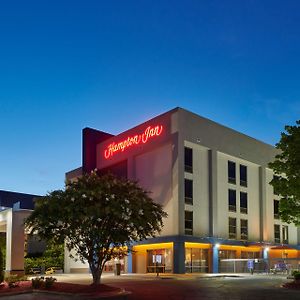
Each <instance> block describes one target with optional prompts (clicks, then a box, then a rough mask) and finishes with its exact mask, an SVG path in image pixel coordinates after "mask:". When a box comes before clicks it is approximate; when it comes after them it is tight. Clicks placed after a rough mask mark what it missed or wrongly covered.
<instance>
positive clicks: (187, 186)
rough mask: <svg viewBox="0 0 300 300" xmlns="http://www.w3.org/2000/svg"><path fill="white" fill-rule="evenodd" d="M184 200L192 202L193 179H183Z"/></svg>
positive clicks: (187, 202)
mask: <svg viewBox="0 0 300 300" xmlns="http://www.w3.org/2000/svg"><path fill="white" fill-rule="evenodd" d="M184 202H185V203H186V204H193V180H189V179H184Z"/></svg>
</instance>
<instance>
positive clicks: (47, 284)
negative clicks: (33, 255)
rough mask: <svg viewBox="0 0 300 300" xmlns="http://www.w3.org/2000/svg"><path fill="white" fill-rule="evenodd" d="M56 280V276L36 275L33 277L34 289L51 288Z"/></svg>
mask: <svg viewBox="0 0 300 300" xmlns="http://www.w3.org/2000/svg"><path fill="white" fill-rule="evenodd" d="M55 281H56V278H54V277H36V278H32V279H31V285H32V288H34V289H40V288H43V287H44V288H45V289H50V288H51V287H52V286H53V284H54V282H55Z"/></svg>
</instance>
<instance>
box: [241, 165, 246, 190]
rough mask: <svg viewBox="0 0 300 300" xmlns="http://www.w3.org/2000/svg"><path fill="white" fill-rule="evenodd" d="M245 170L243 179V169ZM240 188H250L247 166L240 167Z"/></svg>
mask: <svg viewBox="0 0 300 300" xmlns="http://www.w3.org/2000/svg"><path fill="white" fill-rule="evenodd" d="M243 168H245V178H244V179H241V178H242V169H243ZM240 186H243V187H248V168H247V166H245V165H240Z"/></svg>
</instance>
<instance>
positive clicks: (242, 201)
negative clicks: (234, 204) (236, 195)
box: [240, 192, 248, 214]
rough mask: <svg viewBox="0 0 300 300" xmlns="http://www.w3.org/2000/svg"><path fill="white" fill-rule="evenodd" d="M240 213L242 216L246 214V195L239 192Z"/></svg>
mask: <svg viewBox="0 0 300 300" xmlns="http://www.w3.org/2000/svg"><path fill="white" fill-rule="evenodd" d="M240 211H241V213H242V214H247V213H248V194H247V193H245V192H240Z"/></svg>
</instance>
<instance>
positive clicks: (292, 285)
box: [282, 281, 300, 290]
mask: <svg viewBox="0 0 300 300" xmlns="http://www.w3.org/2000/svg"><path fill="white" fill-rule="evenodd" d="M282 286H283V287H284V288H286V289H296V290H299V289H300V281H291V282H287V283H285V284H283V285H282Z"/></svg>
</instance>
